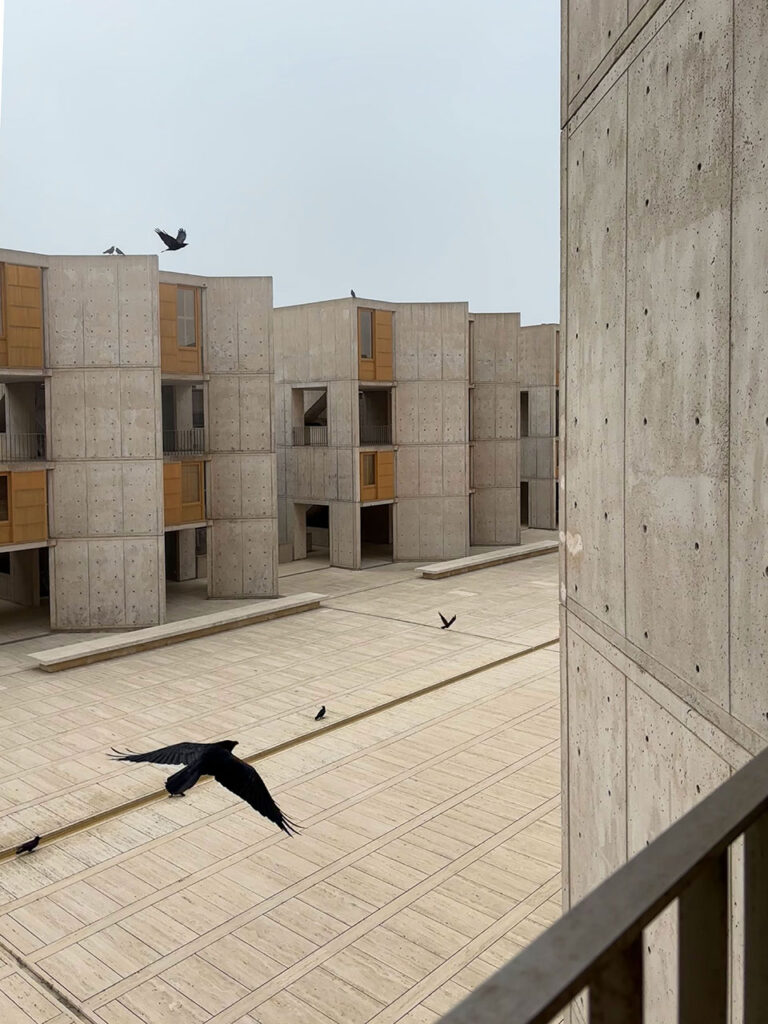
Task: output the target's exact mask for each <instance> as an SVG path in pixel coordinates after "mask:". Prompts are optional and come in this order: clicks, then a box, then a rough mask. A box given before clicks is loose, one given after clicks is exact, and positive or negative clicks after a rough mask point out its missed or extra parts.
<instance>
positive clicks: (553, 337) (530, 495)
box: [518, 324, 560, 530]
mask: <svg viewBox="0 0 768 1024" xmlns="http://www.w3.org/2000/svg"><path fill="white" fill-rule="evenodd" d="M518 339H519V340H518V376H519V378H520V525H521V527H523V528H526V527H530V528H532V529H533V528H535V529H539V530H556V529H557V522H558V511H559V507H560V506H559V497H558V488H557V466H558V454H559V453H558V448H559V443H558V432H559V424H558V420H559V385H560V356H559V351H560V328H559V325H558V324H535V325H532V326H529V327H521V328H520V333H519V336H518Z"/></svg>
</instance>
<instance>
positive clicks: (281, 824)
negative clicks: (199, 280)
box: [109, 740, 298, 836]
mask: <svg viewBox="0 0 768 1024" xmlns="http://www.w3.org/2000/svg"><path fill="white" fill-rule="evenodd" d="M236 746H237V740H221V742H219V743H174V744H173V745H172V746H170V747H161V748H160V749H159V750H150V751H149V752H148V753H146V754H133V753H123V752H121V751H119V750H115V752H114V754H110V755H109V756H110V757H112V760H113V761H148V762H150V763H151V764H183V765H185V766H186V767H184V768H182V769H181V771H180V772H174V774H173V775H169V776H168V778H167V779H166V780H165V788H166V789H167V790H168V792H169V793H170V794H171V796H184V793H185V792H186V791H187V790H188V789H191V788H192V786H194V784H195V783H196V782H197V780H198V779H199V778H200V776H201V775H212V776H213V777H214V779H216V781H217V782H218V783H220V784H221V785H222V786H224V788H225V789H228V790H229V791H230V792H231V793H234V794H235V796H239V797H240V799H241V800H245V802H246V803H247V804H250V805H251V807H253V808H254V810H256V811H258V812H259V814H263V815H264V817H265V818H269V820H270V821H273V822H274V823H275V825H277V826H278V828H281V829H282V830H283V832H286V833H287V834H288V835H289V836H290V835H293V834H294V833H296V832H298V828H297V826H296V825H295V824H294V823H293V822H292V821H290V820H289V819H288V818H286V817H285V815H284V814H283V812H282V811H281V810H280V808H279V807H278V806H277V804H276V803H275V801H274V800H273V799H272V797H271V796H270V794H269V790H268V789H267V787H266V786H265V785H264V783H263V781H262V779H261V776H260V775H259V773H258V772H257V771H256V769H255V768H254V767H253V766H252V765H250V764H248V763H247V762H246V761H241V760H240V758H239V757H235V755H234V754H233V753H232V751H233V749H234V748H235V747H236ZM113 749H114V748H113Z"/></svg>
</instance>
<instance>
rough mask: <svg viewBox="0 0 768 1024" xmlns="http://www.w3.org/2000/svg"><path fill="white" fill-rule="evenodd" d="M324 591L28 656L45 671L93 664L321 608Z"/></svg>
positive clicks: (132, 631) (168, 623)
mask: <svg viewBox="0 0 768 1024" xmlns="http://www.w3.org/2000/svg"><path fill="white" fill-rule="evenodd" d="M324 596H325V595H324V594H312V593H307V594H296V595H294V596H293V597H277V598H274V599H269V600H264V601H258V602H255V601H254V602H251V603H249V604H248V605H247V607H244V608H229V609H227V610H226V611H221V612H212V613H211V614H209V615H198V616H196V617H195V618H192V619H180V620H179V621H178V622H166V623H164V624H163V625H162V626H149V627H148V628H146V629H134V630H131V631H130V632H119V633H110V634H108V635H107V636H99V637H97V638H96V639H95V640H84V641H82V642H81V643H76V644H69V645H67V646H64V647H54V648H52V649H51V650H49V651H39V652H38V653H36V654H30V655H29V657H30V658H32V660H33V661H35V662H36V663H37V666H38V668H41V669H44V670H45V671H46V672H60V671H61V670H62V669H65V668H74V667H76V666H78V665H90V664H91V663H92V662H94V661H107V660H108V659H110V658H122V657H123V656H124V655H126V654H135V653H136V652H137V651H147V650H150V649H151V648H153V647H167V646H168V645H169V644H178V643H181V641H183V640H190V639H193V638H194V637H199V636H208V635H209V634H211V633H221V632H224V631H225V630H228V629H239V628H240V627H241V626H251V625H253V624H254V623H256V622H266V621H268V620H269V619H277V618H280V617H281V616H283V615H295V614H297V613H298V612H308V611H311V610H313V609H314V608H319V607H320V602H321V600H322V599H323V597H324Z"/></svg>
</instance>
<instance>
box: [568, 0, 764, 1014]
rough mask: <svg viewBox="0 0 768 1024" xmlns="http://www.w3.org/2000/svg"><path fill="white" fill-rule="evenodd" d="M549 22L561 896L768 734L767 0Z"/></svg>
mask: <svg viewBox="0 0 768 1024" xmlns="http://www.w3.org/2000/svg"><path fill="white" fill-rule="evenodd" d="M564 14H565V20H564V38H565V40H566V44H567V45H566V46H565V47H564V50H563V52H564V64H563V124H564V128H563V137H562V145H563V148H562V154H563V162H562V172H563V179H562V197H563V228H564V230H563V316H562V324H563V332H562V350H561V365H562V367H563V376H564V378H565V380H564V392H565V393H564V394H561V427H562V429H561V438H563V441H564V447H565V457H564V466H563V469H562V473H561V498H562V500H561V530H562V531H563V535H562V540H563V545H562V548H563V561H562V585H561V601H562V614H561V622H562V642H563V662H562V664H563V675H562V679H563V708H564V726H565V728H564V808H565V824H566V829H565V838H564V863H565V869H566V883H565V897H566V905H568V904H569V903H573V902H575V901H577V900H578V899H580V898H581V897H582V896H583V895H584V894H585V893H586V892H587V891H588V890H589V889H590V888H592V887H593V886H594V885H595V884H597V883H598V882H599V881H601V880H602V879H603V878H604V877H605V876H606V875H607V874H608V873H609V872H610V871H612V870H613V869H615V868H616V867H618V866H619V865H620V864H622V863H623V862H624V861H625V860H626V858H627V857H629V856H632V855H633V854H634V853H636V852H637V851H638V850H640V849H642V848H643V847H644V846H645V844H646V843H647V842H649V841H650V840H652V839H653V838H654V837H655V836H657V835H658V834H659V833H660V832H661V831H662V830H663V829H664V828H666V827H667V826H668V825H669V824H671V823H672V822H673V821H675V820H676V819H677V818H679V817H680V816H681V815H682V814H683V813H684V812H685V811H687V810H688V809H689V808H690V807H691V806H693V805H694V804H695V803H697V802H698V801H699V800H701V799H703V797H704V796H706V795H707V793H708V792H710V791H711V790H712V789H713V788H714V787H716V786H717V785H719V784H720V783H721V782H722V781H723V780H724V779H726V778H727V777H728V775H729V774H730V773H731V772H732V771H733V770H734V769H735V768H738V767H739V766H741V765H742V764H743V763H745V761H746V760H747V759H749V758H750V757H751V756H752V755H754V754H755V753H756V752H757V751H758V750H760V749H762V748H763V747H764V746H765V743H766V740H768V718H767V717H766V707H767V706H768V705H767V704H766V685H765V679H766V675H767V674H768V639H767V634H766V630H765V628H764V626H765V621H766V618H767V617H768V585H767V583H766V576H768V569H766V566H768V550H767V549H766V529H765V524H766V516H767V515H768V482H767V481H768V419H767V418H766V416H767V415H768V371H766V365H767V364H766V360H765V337H766V334H768V294H767V293H766V287H765V268H766V266H768V232H766V231H765V219H766V212H767V209H768V204H767V202H766V196H767V195H768V133H767V132H766V125H767V124H768V61H767V60H766V52H768V7H766V4H765V2H764V0H738V2H736V3H735V4H731V3H724V2H719V0H684V2H680V0H666V2H662V3H659V2H658V0H654V2H649V3H645V4H643V3H641V2H639V0H633V2H631V3H630V4H629V9H628V8H627V6H626V5H625V4H623V3H621V4H619V3H601V4H598V5H594V4H593V5H587V4H585V3H581V2H577V0H570V2H567V3H566V4H565V5H564ZM609 33H610V35H609ZM674 928H675V923H674V920H673V919H672V918H670V917H669V915H666V917H665V920H663V921H662V922H660V923H659V924H658V925H656V926H654V927H653V928H652V929H651V930H650V931H649V933H648V936H647V942H646V943H645V945H646V947H647V952H646V971H647V976H648V979H649V983H650V994H649V1002H648V1015H647V1017H646V1020H647V1021H648V1022H649V1024H659V1022H662V1021H668V1020H670V1019H672V1018H673V1016H674V1013H673V1007H674V1001H675V979H674V975H673V972H672V969H671V967H670V965H671V964H674V953H673V949H674V946H673V942H674ZM734 962H736V963H738V946H737V945H736V944H734ZM733 998H734V1007H733V1009H734V1019H740V1018H739V1015H738V1011H739V1005H738V1001H739V1000H738V991H737V990H735V992H734V997H733ZM574 1016H575V1019H576V1020H579V1021H583V1020H584V1019H585V1015H584V1011H583V1007H578V1008H577V1009H576V1010H575V1012H574Z"/></svg>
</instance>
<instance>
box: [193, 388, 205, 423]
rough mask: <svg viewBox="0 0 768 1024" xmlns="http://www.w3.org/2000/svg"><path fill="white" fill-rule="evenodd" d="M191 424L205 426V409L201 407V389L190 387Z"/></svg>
mask: <svg viewBox="0 0 768 1024" xmlns="http://www.w3.org/2000/svg"><path fill="white" fill-rule="evenodd" d="M192 426H193V427H204V426H205V411H204V408H203V389H202V388H193V389H192Z"/></svg>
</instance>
